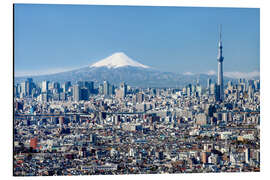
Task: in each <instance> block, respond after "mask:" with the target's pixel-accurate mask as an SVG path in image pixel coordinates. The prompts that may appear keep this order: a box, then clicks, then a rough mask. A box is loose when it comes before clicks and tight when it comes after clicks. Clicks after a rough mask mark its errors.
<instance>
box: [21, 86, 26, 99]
mask: <svg viewBox="0 0 270 180" xmlns="http://www.w3.org/2000/svg"><path fill="white" fill-rule="evenodd" d="M20 87H21V88H20V96H21V97H23V96H26V82H22V83H21V84H20Z"/></svg>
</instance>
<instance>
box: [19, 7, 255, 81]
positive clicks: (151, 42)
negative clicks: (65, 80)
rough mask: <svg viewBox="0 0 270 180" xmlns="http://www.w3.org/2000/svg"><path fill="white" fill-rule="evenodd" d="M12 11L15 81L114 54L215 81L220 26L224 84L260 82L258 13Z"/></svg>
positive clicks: (160, 9) (184, 9) (217, 10)
mask: <svg viewBox="0 0 270 180" xmlns="http://www.w3.org/2000/svg"><path fill="white" fill-rule="evenodd" d="M90 10H91V11H90ZM14 11H15V22H14V25H15V34H14V37H15V47H14V48H15V49H14V50H15V57H14V63H15V77H16V76H20V75H23V74H24V75H25V74H27V73H28V74H29V73H30V74H31V73H36V72H39V73H42V72H48V73H53V72H59V71H65V70H70V69H74V68H78V67H82V66H85V65H90V64H93V63H95V62H96V61H98V60H100V59H103V58H104V57H106V56H109V55H111V54H113V53H114V52H117V51H123V52H125V53H126V54H128V55H129V56H130V57H131V58H134V59H135V60H137V61H138V62H140V63H142V64H145V65H147V66H151V67H155V68H157V69H159V70H162V71H169V72H179V73H183V74H193V73H205V74H207V73H208V74H214V73H216V72H217V68H216V56H215V55H216V54H217V52H216V48H217V45H218V41H217V37H218V25H219V24H222V25H223V43H224V44H226V48H225V49H224V54H225V56H226V64H225V65H224V76H226V75H227V76H229V75H231V76H232V75H233V76H236V75H238V76H246V75H251V74H252V73H253V74H256V75H258V74H259V9H254V8H253V9H252V8H251V9H247V8H187V7H135V6H134V7H133V6H130V7H128V6H78V5H76V6H71V5H22V4H16V5H15V8H14ZM26 11H27V12H26ZM79 11H80V12H79ZM137 11H138V12H140V15H139V16H135V12H137ZM48 12H50V14H47V13H48ZM75 12H78V13H75ZM116 12H117V13H116ZM31 13H34V14H35V17H30V15H31ZM65 13H66V14H65ZM102 13H103V14H102ZM45 14H47V15H45ZM123 14H126V17H123ZM63 15H65V17H64V16H63ZM183 16H185V19H183ZM108 17H110V19H108ZM143 17H147V18H143ZM87 18H90V19H91V21H88V20H87ZM156 18H161V19H156ZM26 19H28V22H26V21H25V20H26ZM114 20H115V21H114ZM178 20H181V23H177V21H178ZM90 22H91V23H90ZM110 22H114V23H112V24H110ZM128 22H132V23H128ZM91 27H97V28H91ZM108 27H109V28H108ZM110 28H111V29H112V31H110ZM45 31H46V32H45ZM41 34H43V35H41ZM120 34H121V35H120ZM26 40H27V41H26ZM130 42H132V43H130ZM36 43H40V44H39V46H36V45H35V44H36ZM194 52H196V53H194ZM197 52H198V53H197ZM30 54H31V55H30ZM40 54H42V57H41V56H40ZM37 59H40V60H37ZM164 59H166V60H164ZM179 59H180V60H179ZM255 59H256V60H255ZM52 62H53V63H52ZM168 62H169V63H168ZM186 62H189V63H186ZM196 63H199V66H198V65H196V66H194V65H195V64H196ZM250 72H252V73H250Z"/></svg>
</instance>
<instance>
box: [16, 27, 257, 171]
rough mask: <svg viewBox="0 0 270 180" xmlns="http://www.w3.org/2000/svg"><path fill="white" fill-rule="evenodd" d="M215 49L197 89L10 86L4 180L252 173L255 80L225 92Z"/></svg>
mask: <svg viewBox="0 0 270 180" xmlns="http://www.w3.org/2000/svg"><path fill="white" fill-rule="evenodd" d="M222 48H223V46H222V41H221V31H220V37H219V43H218V57H217V61H218V73H217V82H214V81H212V80H211V79H210V78H209V79H208V80H207V83H206V84H207V86H203V85H202V82H200V81H197V82H196V83H190V84H187V85H185V86H184V87H181V88H165V87H164V88H157V87H155V88H154V87H152V88H142V87H136V86H130V85H129V84H128V82H122V83H120V84H111V83H110V82H108V81H107V80H105V81H104V82H103V83H96V82H94V81H85V80H83V81H76V82H71V81H66V82H61V83H60V82H57V81H48V80H44V81H42V82H40V81H35V79H33V78H27V79H26V80H25V81H23V82H20V83H16V84H14V146H13V147H14V168H13V171H14V172H13V173H14V176H53V175H100V174H111V175H116V174H160V173H208V172H259V171H260V80H258V79H239V80H238V81H228V82H226V84H225V83H224V80H223V59H224V58H223V55H222ZM117 63H118V61H115V60H112V59H110V58H109V59H106V60H104V61H101V62H99V63H98V65H99V66H103V65H104V64H106V65H109V66H110V68H111V66H119V64H117ZM121 63H122V64H120V65H121V66H122V65H123V64H125V65H126V64H128V65H130V64H133V65H134V64H135V65H136V66H142V65H141V64H138V63H136V62H134V61H131V60H129V59H127V60H125V61H124V60H123V59H121ZM204 83H205V82H204Z"/></svg>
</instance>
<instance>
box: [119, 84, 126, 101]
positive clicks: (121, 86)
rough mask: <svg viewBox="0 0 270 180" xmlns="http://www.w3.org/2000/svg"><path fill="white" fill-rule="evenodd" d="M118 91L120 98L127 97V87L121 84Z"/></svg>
mask: <svg viewBox="0 0 270 180" xmlns="http://www.w3.org/2000/svg"><path fill="white" fill-rule="evenodd" d="M120 89H121V91H122V98H125V97H126V95H127V85H126V84H125V83H124V82H123V83H121V84H120Z"/></svg>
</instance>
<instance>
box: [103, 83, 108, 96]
mask: <svg viewBox="0 0 270 180" xmlns="http://www.w3.org/2000/svg"><path fill="white" fill-rule="evenodd" d="M103 94H104V95H109V83H108V81H104V82H103Z"/></svg>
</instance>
